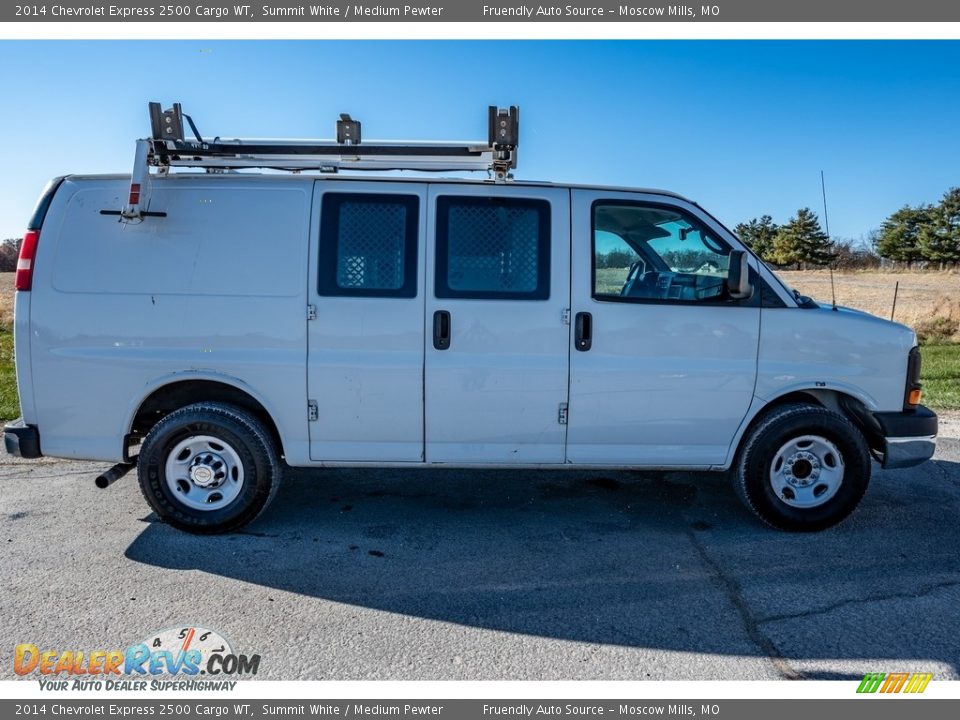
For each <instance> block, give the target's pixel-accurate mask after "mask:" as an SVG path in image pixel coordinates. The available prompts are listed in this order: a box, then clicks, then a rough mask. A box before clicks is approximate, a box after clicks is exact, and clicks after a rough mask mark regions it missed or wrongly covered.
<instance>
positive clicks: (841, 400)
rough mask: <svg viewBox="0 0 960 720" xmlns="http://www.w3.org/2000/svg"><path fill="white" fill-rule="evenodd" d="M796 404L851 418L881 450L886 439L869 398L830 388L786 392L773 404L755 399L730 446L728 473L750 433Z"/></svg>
mask: <svg viewBox="0 0 960 720" xmlns="http://www.w3.org/2000/svg"><path fill="white" fill-rule="evenodd" d="M796 403H809V404H811V405H819V406H820V407H824V408H826V409H828V410H833V411H834V412H836V413H837V414H839V415H842V416H843V417H845V418H847V419H848V420H849V421H850V422H851V423H853V424H854V426H855V427H857V428H858V429H859V430H860V432H862V433H863V435H864V437H865V438H866V439H867V443H868V444H869V445H870V448H871V449H872V450H875V451H876V450H879V449H880V447H881V444H882V443H880V442H879V440H878V439H882V438H881V436H880V435H878V433H879V426H878V425H877V423H876V421H875V420H874V419H873V416H872V415H871V414H870V405H869V404H868V403H869V399H868V398H863V397H858V396H857V395H855V394H853V393H848V392H845V391H843V390H836V389H832V388H831V389H826V388H817V387H813V388H800V389H792V390H790V391H788V392H784V393H782V394H780V395H778V396H776V397H775V398H773V399H771V400H763V399H761V398H758V397H754V399H753V403H752V404H751V406H750V410H749V411H748V413H747V415H746V417H745V418H744V420H743V422H742V423H741V424H740V427H739V428H738V429H737V434H736V435H735V436H734V438H733V442H731V443H730V449H729V450H728V452H727V458H726V462H725V464H724V469H727V468H730V467H731V466H732V465H733V463H734V461H735V459H736V457H737V455H738V454H739V452H740V450H741V448H742V447H743V443H744V440H745V439H746V438H747V437H748V434H749V432H750V430H751V429H752V428H753V427H754V426H755V425H756V424H757V423H758V422H759V421H760V420H761V419H762V418H763V417H764V416H765V415H766V414H767V413H769V412H770V411H771V410H772V409H774V408H777V407H782V406H784V405H792V404H796Z"/></svg>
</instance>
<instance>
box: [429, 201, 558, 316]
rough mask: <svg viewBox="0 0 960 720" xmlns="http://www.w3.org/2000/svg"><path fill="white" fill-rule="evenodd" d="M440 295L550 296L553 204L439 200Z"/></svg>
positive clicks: (492, 297) (438, 263)
mask: <svg viewBox="0 0 960 720" xmlns="http://www.w3.org/2000/svg"><path fill="white" fill-rule="evenodd" d="M435 288H436V295H437V297H441V298H484V299H494V300H498V299H499V300H506V299H515V300H544V299H546V298H548V297H550V203H548V202H547V201H546V200H528V199H518V198H499V197H498V198H491V197H461V196H456V197H454V196H442V197H438V198H437V258H436V282H435Z"/></svg>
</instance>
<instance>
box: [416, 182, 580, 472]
mask: <svg viewBox="0 0 960 720" xmlns="http://www.w3.org/2000/svg"><path fill="white" fill-rule="evenodd" d="M569 197H570V194H569V191H568V190H566V189H560V188H549V187H534V186H522V185H489V184H483V185H456V184H449V185H444V184H431V185H430V192H429V202H430V208H431V212H430V215H429V223H428V233H427V235H428V237H429V243H428V250H427V269H428V273H427V278H426V282H427V308H426V309H427V312H426V317H425V333H424V334H425V335H426V369H425V377H426V388H425V390H426V397H425V405H426V459H427V462H430V463H445V462H450V463H494V464H497V463H503V464H512V463H518V464H519V463H562V462H563V458H564V443H565V440H566V433H565V430H566V426H565V425H563V424H562V422H563V421H564V420H565V418H564V416H563V414H564V412H565V406H566V402H567V377H568V364H569V330H570V328H569V325H567V324H566V323H565V319H564V311H565V310H566V309H567V308H568V307H569V301H570V274H569V273H570V216H569V207H570V206H569Z"/></svg>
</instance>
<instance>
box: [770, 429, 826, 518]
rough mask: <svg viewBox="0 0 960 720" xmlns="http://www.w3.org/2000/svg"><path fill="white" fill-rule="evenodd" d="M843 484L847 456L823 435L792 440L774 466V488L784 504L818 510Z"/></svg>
mask: <svg viewBox="0 0 960 720" xmlns="http://www.w3.org/2000/svg"><path fill="white" fill-rule="evenodd" d="M842 484H843V456H842V455H841V454H840V451H839V450H837V446H836V445H834V444H833V443H832V442H830V441H829V440H827V439H826V438H824V437H820V436H819V435H802V436H800V437H798V438H794V439H792V440H788V441H787V442H785V443H784V444H783V445H782V446H781V447H780V449H779V450H778V451H777V452H776V454H775V455H774V456H773V462H771V463H770V486H771V487H772V488H773V491H774V493H776V495H777V497H779V498H780V499H781V500H782V501H783V502H785V503H786V504H787V505H790V506H791V507H796V508H814V507H818V506H820V505H823V504H824V503H825V502H828V501H829V500H830V499H831V498H832V497H833V496H834V495H836V494H837V491H838V490H839V489H840V486H841V485H842Z"/></svg>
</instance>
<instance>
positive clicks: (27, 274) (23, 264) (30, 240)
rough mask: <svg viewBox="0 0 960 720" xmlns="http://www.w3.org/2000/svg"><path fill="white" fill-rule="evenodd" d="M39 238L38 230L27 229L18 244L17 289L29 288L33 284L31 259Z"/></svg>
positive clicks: (34, 253)
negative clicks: (21, 241) (20, 242)
mask: <svg viewBox="0 0 960 720" xmlns="http://www.w3.org/2000/svg"><path fill="white" fill-rule="evenodd" d="M39 240H40V231H39V230H27V232H26V233H24V235H23V243H22V244H21V245H20V257H19V259H18V260H17V277H16V279H15V285H16V288H17V290H29V289H30V286H31V285H32V284H33V260H34V258H35V257H36V255H37V243H38V242H39Z"/></svg>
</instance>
